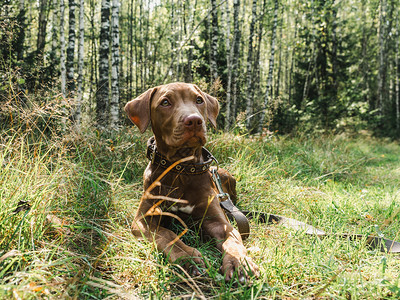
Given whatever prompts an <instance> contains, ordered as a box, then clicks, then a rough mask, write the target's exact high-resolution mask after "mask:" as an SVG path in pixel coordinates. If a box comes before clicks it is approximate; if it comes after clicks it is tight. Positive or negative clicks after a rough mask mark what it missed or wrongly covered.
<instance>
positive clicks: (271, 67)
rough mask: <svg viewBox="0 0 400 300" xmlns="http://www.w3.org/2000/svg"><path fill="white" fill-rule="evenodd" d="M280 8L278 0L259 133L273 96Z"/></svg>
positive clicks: (276, 0) (276, 1)
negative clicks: (271, 95)
mask: <svg viewBox="0 0 400 300" xmlns="http://www.w3.org/2000/svg"><path fill="white" fill-rule="evenodd" d="M278 8H279V3H278V0H275V8H274V23H273V25H272V37H271V55H270V58H269V70H268V79H267V87H266V89H265V97H264V105H263V110H262V112H261V117H260V121H259V122H260V123H259V125H258V132H259V133H262V130H263V127H264V119H265V113H266V110H267V107H268V103H269V97H270V94H271V87H272V75H273V73H274V62H275V60H274V55H275V44H276V28H277V26H278Z"/></svg>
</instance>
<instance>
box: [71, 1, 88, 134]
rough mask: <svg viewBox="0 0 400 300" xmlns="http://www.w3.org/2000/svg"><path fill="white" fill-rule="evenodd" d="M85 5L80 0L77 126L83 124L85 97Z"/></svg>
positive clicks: (75, 117) (75, 116)
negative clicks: (83, 99) (82, 108)
mask: <svg viewBox="0 0 400 300" xmlns="http://www.w3.org/2000/svg"><path fill="white" fill-rule="evenodd" d="M84 18H85V7H84V0H80V4H79V44H78V94H77V99H76V106H75V115H74V119H75V124H76V126H77V127H79V126H80V124H81V107H82V98H83V86H82V85H83V55H84V42H85V23H84Z"/></svg>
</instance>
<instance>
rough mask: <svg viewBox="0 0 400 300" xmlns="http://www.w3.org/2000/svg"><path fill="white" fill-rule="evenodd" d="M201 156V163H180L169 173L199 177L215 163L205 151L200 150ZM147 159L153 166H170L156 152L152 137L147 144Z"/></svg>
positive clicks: (164, 167)
mask: <svg viewBox="0 0 400 300" xmlns="http://www.w3.org/2000/svg"><path fill="white" fill-rule="evenodd" d="M202 155H203V158H204V162H203V163H196V164H190V163H180V164H177V165H176V166H175V167H173V168H172V169H171V172H175V173H179V174H186V175H199V174H203V173H205V172H207V171H208V170H209V169H210V165H211V163H212V162H213V161H216V160H215V158H214V156H213V155H212V154H211V153H210V152H209V151H208V150H207V149H206V148H204V147H203V148H202ZM147 158H148V159H149V160H150V161H151V163H152V164H153V165H155V166H158V167H161V168H163V169H167V168H168V167H169V166H171V165H172V162H170V161H169V160H168V159H167V158H166V157H165V156H164V155H162V154H161V153H160V152H158V151H157V147H156V141H155V138H154V137H151V138H150V139H149V140H148V142H147Z"/></svg>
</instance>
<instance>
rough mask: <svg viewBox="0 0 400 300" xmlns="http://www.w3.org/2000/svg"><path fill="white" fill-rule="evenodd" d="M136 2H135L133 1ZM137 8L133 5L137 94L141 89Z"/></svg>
mask: <svg viewBox="0 0 400 300" xmlns="http://www.w3.org/2000/svg"><path fill="white" fill-rule="evenodd" d="M135 4H136V3H135ZM137 9H138V6H137V5H135V13H134V16H135V17H134V18H135V21H134V26H135V30H134V32H135V94H136V95H137V94H139V91H141V89H139V76H138V75H139V49H138V48H139V47H138V34H137V32H138V30H137V28H138V21H137Z"/></svg>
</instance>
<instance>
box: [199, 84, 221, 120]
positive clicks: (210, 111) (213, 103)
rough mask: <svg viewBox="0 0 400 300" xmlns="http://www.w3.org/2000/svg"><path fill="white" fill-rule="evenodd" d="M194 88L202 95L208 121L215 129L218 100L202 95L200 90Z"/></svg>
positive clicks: (205, 94)
mask: <svg viewBox="0 0 400 300" xmlns="http://www.w3.org/2000/svg"><path fill="white" fill-rule="evenodd" d="M194 86H195V88H196V89H197V90H198V91H199V92H200V93H202V94H203V95H204V98H205V100H206V102H207V117H208V120H209V121H210V123H211V124H212V125H213V126H214V128H217V116H218V113H219V103H218V100H217V99H216V98H214V97H213V96H211V95H209V94H207V93H204V92H203V91H202V90H200V88H199V87H198V86H197V85H195V84H194Z"/></svg>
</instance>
